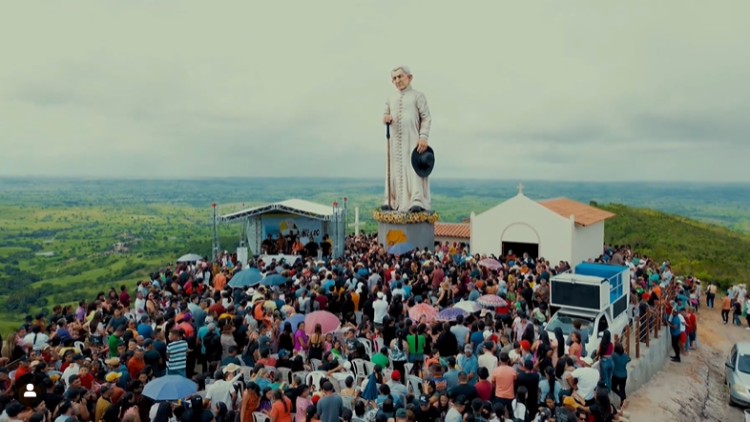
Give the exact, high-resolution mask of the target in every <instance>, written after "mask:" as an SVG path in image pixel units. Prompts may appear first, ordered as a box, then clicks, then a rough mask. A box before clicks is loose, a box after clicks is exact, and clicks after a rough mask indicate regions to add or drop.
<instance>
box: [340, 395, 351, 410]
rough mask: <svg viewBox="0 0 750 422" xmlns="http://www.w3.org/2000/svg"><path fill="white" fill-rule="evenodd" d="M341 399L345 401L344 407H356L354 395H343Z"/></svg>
mask: <svg viewBox="0 0 750 422" xmlns="http://www.w3.org/2000/svg"><path fill="white" fill-rule="evenodd" d="M341 401H342V402H344V408H345V409H349V410H352V409H354V407H353V404H354V397H352V396H341Z"/></svg>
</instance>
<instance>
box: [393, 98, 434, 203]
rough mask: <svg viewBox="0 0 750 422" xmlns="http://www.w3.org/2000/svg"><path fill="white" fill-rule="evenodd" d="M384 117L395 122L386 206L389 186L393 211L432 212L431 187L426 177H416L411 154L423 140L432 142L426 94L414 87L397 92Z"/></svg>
mask: <svg viewBox="0 0 750 422" xmlns="http://www.w3.org/2000/svg"><path fill="white" fill-rule="evenodd" d="M385 115H386V116H387V115H391V116H393V122H392V123H391V141H390V142H391V145H390V147H391V151H390V158H391V169H390V173H391V174H390V176H391V177H390V180H386V186H385V195H384V196H385V202H384V204H385V205H388V204H389V201H388V183H390V186H391V190H390V194H391V198H390V199H391V200H390V206H391V207H393V209H395V210H398V211H409V208H411V207H414V206H418V207H422V208H424V209H425V210H431V208H430V207H431V204H430V183H429V181H428V180H427V178H426V177H419V176H417V173H415V172H414V168H413V167H412V165H411V154H412V151H414V149H415V148H416V147H417V142H418V141H419V139H420V138H422V139H429V136H430V124H431V119H430V109H429V107H428V106H427V99H426V98H425V96H424V94H422V93H421V92H419V91H417V90H414V89H412V88H411V87H409V88H406V89H405V90H403V91H398V92H396V93H394V94H393V95H391V96H390V97H389V98H388V101H386V103H385ZM386 166H387V162H386ZM386 179H387V177H386Z"/></svg>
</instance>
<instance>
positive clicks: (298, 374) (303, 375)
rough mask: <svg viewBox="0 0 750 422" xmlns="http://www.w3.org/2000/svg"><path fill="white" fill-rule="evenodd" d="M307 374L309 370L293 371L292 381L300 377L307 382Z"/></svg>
mask: <svg viewBox="0 0 750 422" xmlns="http://www.w3.org/2000/svg"><path fill="white" fill-rule="evenodd" d="M307 374H309V372H308V371H297V372H292V375H291V376H292V381H294V377H299V379H300V380H302V382H305V381H306V380H307Z"/></svg>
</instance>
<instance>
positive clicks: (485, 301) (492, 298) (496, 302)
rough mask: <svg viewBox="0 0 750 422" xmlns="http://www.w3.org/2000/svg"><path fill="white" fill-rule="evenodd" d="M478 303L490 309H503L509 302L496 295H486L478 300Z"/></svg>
mask: <svg viewBox="0 0 750 422" xmlns="http://www.w3.org/2000/svg"><path fill="white" fill-rule="evenodd" d="M477 303H479V304H480V305H482V306H486V307H488V308H502V307H503V306H508V302H506V301H505V299H503V298H501V297H500V296H496V295H484V296H482V297H480V298H479V299H477Z"/></svg>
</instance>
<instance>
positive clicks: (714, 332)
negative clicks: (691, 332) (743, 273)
mask: <svg viewBox="0 0 750 422" xmlns="http://www.w3.org/2000/svg"><path fill="white" fill-rule="evenodd" d="M717 303H720V302H718V301H717ZM743 323H744V321H743ZM749 338H750V333H749V332H748V331H747V330H745V326H743V327H735V326H732V325H723V324H722V323H721V314H720V311H719V310H718V309H707V308H705V307H702V308H701V310H700V312H699V313H698V350H695V351H691V352H690V353H689V354H687V355H683V356H682V362H681V363H674V362H671V361H667V364H666V365H665V366H664V369H662V370H661V371H659V373H657V374H656V376H654V378H652V379H651V381H649V382H648V383H647V384H646V385H644V386H643V387H642V388H641V389H639V390H638V391H637V392H636V393H635V394H633V396H632V397H628V402H629V404H630V405H629V406H628V409H627V410H628V411H630V414H631V419H630V420H632V421H667V420H669V421H721V422H742V421H744V418H743V411H742V409H739V408H737V407H733V406H732V407H730V406H729V393H728V391H727V387H726V385H725V384H724V379H725V376H724V362H725V360H726V357H727V355H728V353H729V350H730V349H731V348H732V345H733V344H734V343H735V342H738V341H747V340H748V339H749Z"/></svg>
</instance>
